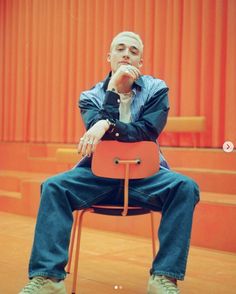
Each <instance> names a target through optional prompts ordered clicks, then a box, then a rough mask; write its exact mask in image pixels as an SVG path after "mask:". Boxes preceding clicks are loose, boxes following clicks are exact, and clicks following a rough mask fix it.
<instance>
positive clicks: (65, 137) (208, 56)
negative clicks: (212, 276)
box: [0, 0, 236, 147]
mask: <svg viewBox="0 0 236 294" xmlns="http://www.w3.org/2000/svg"><path fill="white" fill-rule="evenodd" d="M235 28H236V1H235V0H215V1H214V0H146V1H145V0H1V1H0V121H1V123H0V140H1V141H23V142H61V143H63V142H64V143H73V142H77V141H78V137H79V136H80V135H81V133H82V132H83V127H82V123H81V118H80V116H79V112H78V109H77V100H78V97H79V95H80V92H81V91H82V90H84V89H88V88H90V87H91V86H92V85H93V84H94V83H96V82H97V81H99V80H101V79H103V78H104V77H105V75H106V74H107V72H108V70H109V65H108V63H107V62H106V54H107V52H108V50H109V44H110V40H111V39H112V37H113V36H114V35H115V34H116V33H118V32H119V31H122V30H132V31H135V32H137V33H139V34H140V35H141V37H142V38H143V39H144V42H145V52H144V67H143V73H146V74H151V75H154V76H157V77H160V78H162V79H164V80H165V81H166V82H167V84H168V86H169V87H170V103H171V112H170V115H177V116H178V115H186V116H188V115H201V116H205V117H206V122H207V130H206V132H204V133H203V134H201V135H199V137H198V145H199V146H208V147H220V146H221V145H222V144H223V142H224V141H225V140H231V141H233V142H235V143H236V115H235V111H236V97H235V83H236V54H235V52H236V38H235ZM170 140H171V141H172V142H173V140H174V143H175V144H177V145H188V143H189V142H188V137H187V135H184V134H182V135H178V136H174V135H173V136H172V137H171V138H170V137H169V136H163V137H162V138H161V143H162V144H164V145H166V144H168V143H169V141H170ZM235 145H236V144H235Z"/></svg>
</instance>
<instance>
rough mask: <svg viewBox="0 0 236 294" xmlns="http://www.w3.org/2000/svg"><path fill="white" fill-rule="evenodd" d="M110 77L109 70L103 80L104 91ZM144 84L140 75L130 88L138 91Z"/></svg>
mask: <svg viewBox="0 0 236 294" xmlns="http://www.w3.org/2000/svg"><path fill="white" fill-rule="evenodd" d="M110 78H111V71H110V72H109V74H108V75H107V77H106V78H105V80H104V81H103V86H102V88H103V90H104V91H106V90H107V87H108V84H109V81H110ZM143 86H144V82H143V78H142V76H140V78H139V79H137V80H136V81H135V82H134V83H133V86H132V89H134V88H135V89H137V90H139V91H141V88H142V87H143Z"/></svg>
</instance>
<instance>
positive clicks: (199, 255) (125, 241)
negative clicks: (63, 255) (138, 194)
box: [0, 212, 236, 294]
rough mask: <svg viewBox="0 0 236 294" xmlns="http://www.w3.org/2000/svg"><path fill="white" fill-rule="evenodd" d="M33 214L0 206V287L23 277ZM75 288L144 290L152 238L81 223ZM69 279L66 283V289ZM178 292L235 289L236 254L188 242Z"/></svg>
mask: <svg viewBox="0 0 236 294" xmlns="http://www.w3.org/2000/svg"><path fill="white" fill-rule="evenodd" d="M34 224H35V219H34V218H30V217H25V216H19V215H14V214H8V213H3V212H0V232H1V234H0V252H1V267H0V293H1V294H16V293H18V292H19V290H20V289H21V288H22V287H23V286H24V284H25V283H26V282H27V267H28V256H29V253H30V250H31V244H32V238H33V231H34ZM81 246H82V248H81V258H80V264H79V271H80V277H79V288H78V289H79V294H94V293H96V294H97V293H98V294H100V293H102V294H110V293H111V294H112V293H114V294H115V293H124V294H125V293H127V294H134V293H135V294H145V293H146V282H147V279H148V270H149V266H150V263H151V242H150V241H149V240H148V239H144V238H139V237H133V236H129V235H122V234H116V233H111V232H105V231H96V230H91V229H87V228H84V229H83V232H82V245H81ZM71 283H72V279H71V276H68V277H67V279H66V287H67V291H68V293H70V289H71ZM179 286H180V289H181V293H182V294H231V293H232V294H233V293H236V292H235V291H236V290H235V289H236V254H232V253H227V252H220V251H214V250H208V249H203V248H197V247H191V249H190V256H189V262H188V270H187V275H186V279H185V281H184V282H179Z"/></svg>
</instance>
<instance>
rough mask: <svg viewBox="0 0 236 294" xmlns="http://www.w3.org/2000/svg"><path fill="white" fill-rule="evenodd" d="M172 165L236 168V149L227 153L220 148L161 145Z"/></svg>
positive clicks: (222, 168) (218, 168) (223, 168)
mask: <svg viewBox="0 0 236 294" xmlns="http://www.w3.org/2000/svg"><path fill="white" fill-rule="evenodd" d="M161 150H162V152H163V154H164V156H165V158H166V159H167V161H168V163H169V164H170V166H171V167H173V166H174V167H175V166H178V167H186V166H191V167H192V168H199V167H201V168H205V169H217V170H234V171H235V170H236V151H233V152H231V153H226V152H224V151H223V149H220V148H187V147H161Z"/></svg>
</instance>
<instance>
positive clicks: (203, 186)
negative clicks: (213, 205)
mask: <svg viewBox="0 0 236 294" xmlns="http://www.w3.org/2000/svg"><path fill="white" fill-rule="evenodd" d="M173 170H175V171H177V172H180V173H182V174H184V175H186V176H189V177H190V178H192V179H194V180H195V181H196V182H197V183H198V185H199V187H200V190H201V191H204V192H213V193H223V194H236V185H235V183H236V171H228V170H215V169H201V168H186V167H175V168H174V169H173Z"/></svg>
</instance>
